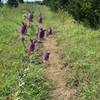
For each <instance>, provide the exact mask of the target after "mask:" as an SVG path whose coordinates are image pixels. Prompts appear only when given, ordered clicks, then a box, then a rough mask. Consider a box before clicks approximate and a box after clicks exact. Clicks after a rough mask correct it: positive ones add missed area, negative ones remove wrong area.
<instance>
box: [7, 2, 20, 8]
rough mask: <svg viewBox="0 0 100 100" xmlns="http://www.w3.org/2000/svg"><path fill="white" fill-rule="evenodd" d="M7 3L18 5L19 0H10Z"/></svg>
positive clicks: (12, 5) (11, 5)
mask: <svg viewBox="0 0 100 100" xmlns="http://www.w3.org/2000/svg"><path fill="white" fill-rule="evenodd" d="M7 4H8V6H10V7H17V6H18V1H17V0H8V2H7Z"/></svg>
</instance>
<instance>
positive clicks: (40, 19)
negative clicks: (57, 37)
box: [38, 14, 43, 24]
mask: <svg viewBox="0 0 100 100" xmlns="http://www.w3.org/2000/svg"><path fill="white" fill-rule="evenodd" d="M38 22H39V23H40V24H42V22H43V18H42V15H41V14H40V15H39V16H38Z"/></svg>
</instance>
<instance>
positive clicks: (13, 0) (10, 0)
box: [0, 0, 24, 7]
mask: <svg viewBox="0 0 100 100" xmlns="http://www.w3.org/2000/svg"><path fill="white" fill-rule="evenodd" d="M19 3H24V0H7V5H8V6H10V7H18V4H19ZM0 5H3V3H2V0H0Z"/></svg>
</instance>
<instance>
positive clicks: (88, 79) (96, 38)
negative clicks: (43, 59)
mask: <svg viewBox="0 0 100 100" xmlns="http://www.w3.org/2000/svg"><path fill="white" fill-rule="evenodd" d="M44 12H45V13H44V15H45V16H44V17H45V19H46V20H45V25H47V26H52V27H54V29H55V31H56V32H55V34H56V39H57V43H58V45H59V46H60V47H61V48H62V50H63V55H61V58H62V59H63V60H62V62H63V65H64V67H65V68H66V70H67V76H66V83H67V85H68V86H69V87H73V88H75V89H76V90H77V94H76V100H100V95H99V94H100V45H99V44H100V29H98V30H93V29H91V28H89V27H85V25H83V24H79V23H77V21H75V20H74V19H73V18H72V17H71V15H69V14H68V13H67V12H63V11H59V12H57V13H54V12H51V11H50V9H48V8H45V7H44Z"/></svg>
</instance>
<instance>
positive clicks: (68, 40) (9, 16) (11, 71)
mask: <svg viewBox="0 0 100 100" xmlns="http://www.w3.org/2000/svg"><path fill="white" fill-rule="evenodd" d="M25 9H29V7H28V6H26V5H23V6H20V7H19V8H17V9H12V10H11V9H9V8H6V7H4V8H2V9H1V8H0V100H6V99H7V97H11V98H15V99H17V98H19V100H48V99H49V95H48V93H49V89H50V85H49V81H48V80H47V79H46V78H45V76H44V71H45V68H44V66H43V64H39V59H38V58H37V57H38V54H35V62H37V63H32V64H29V63H28V62H27V59H26V56H27V55H26V54H25V53H24V48H23V46H22V44H21V43H20V42H19V40H18V33H17V32H16V29H18V26H19V24H20V22H21V20H22V12H23V11H24V10H25ZM32 9H33V8H32ZM34 10H35V17H37V15H38V13H39V11H41V12H42V13H43V17H44V26H45V28H47V27H49V26H52V27H53V28H54V30H55V36H56V39H57V42H58V45H59V46H60V47H61V48H62V50H63V54H64V55H61V58H62V59H63V60H62V62H63V65H64V67H65V68H66V70H68V71H67V72H68V73H67V75H66V83H67V85H68V86H70V87H74V88H76V90H77V94H76V100H100V95H99V94H100V88H99V87H100V45H99V44H100V34H99V33H100V30H93V29H90V28H87V27H84V26H83V25H82V24H79V23H77V22H76V21H75V20H74V19H73V18H72V17H71V16H70V15H69V14H68V13H67V12H66V13H65V12H63V11H59V12H58V13H54V12H51V11H50V9H49V8H47V7H44V6H43V7H40V6H35V8H34ZM35 24H36V22H35ZM36 26H37V24H36V25H35V27H34V28H33V29H31V30H29V31H30V32H32V33H33V36H35V33H36ZM34 29H35V30H34ZM33 58H34V57H33ZM27 67H29V70H28V71H27V72H26V73H25V75H23V74H24V72H23V70H24V69H25V68H27ZM20 77H21V78H20ZM20 82H21V83H23V82H24V83H25V84H23V85H22V86H20V87H19V85H18V84H19V83H20Z"/></svg>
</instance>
